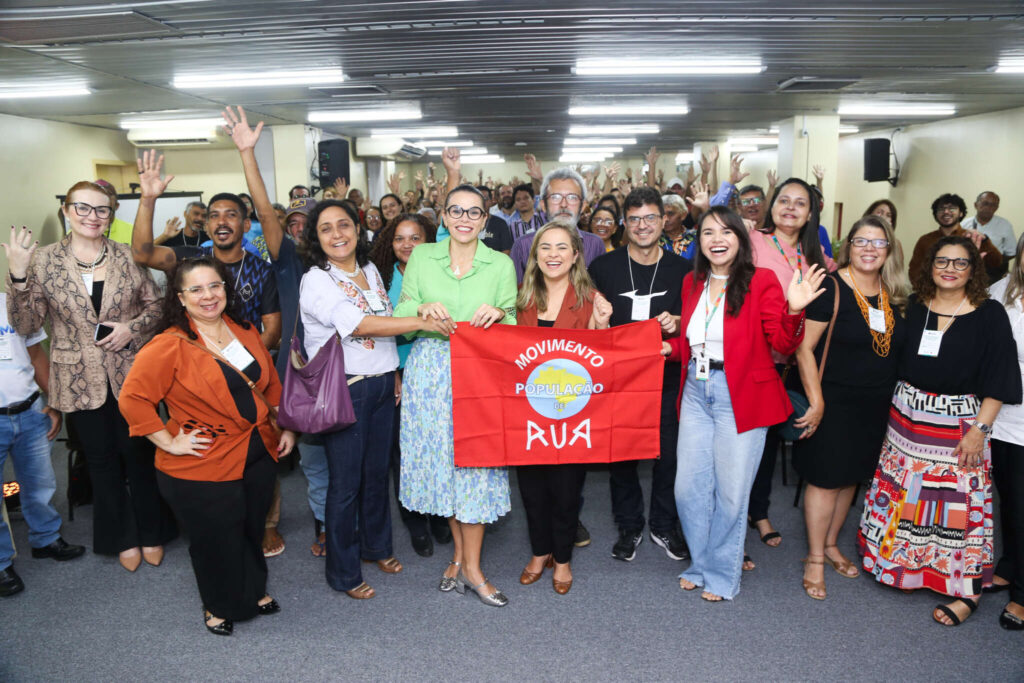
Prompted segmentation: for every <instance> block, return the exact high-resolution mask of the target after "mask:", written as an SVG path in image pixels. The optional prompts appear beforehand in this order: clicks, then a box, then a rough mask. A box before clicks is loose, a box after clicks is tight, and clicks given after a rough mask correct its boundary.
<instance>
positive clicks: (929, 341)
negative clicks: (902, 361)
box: [917, 330, 942, 358]
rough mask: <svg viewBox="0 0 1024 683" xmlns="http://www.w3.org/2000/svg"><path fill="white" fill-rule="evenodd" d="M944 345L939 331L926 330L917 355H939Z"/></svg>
mask: <svg viewBox="0 0 1024 683" xmlns="http://www.w3.org/2000/svg"><path fill="white" fill-rule="evenodd" d="M941 345H942V333H941V332H939V331H938V330H925V331H924V334H922V335H921V345H920V346H918V347H917V355H919V356H931V357H932V358H934V357H936V356H938V355H939V347H940V346H941Z"/></svg>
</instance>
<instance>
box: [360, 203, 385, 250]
mask: <svg viewBox="0 0 1024 683" xmlns="http://www.w3.org/2000/svg"><path fill="white" fill-rule="evenodd" d="M383 227H384V214H382V213H381V211H380V208H379V207H376V206H371V207H370V208H368V209H367V210H366V211H364V212H363V230H365V231H366V239H367V240H368V241H370V242H372V241H373V240H374V238H375V237H376V236H377V235H378V234H379V233H380V231H381V228H383Z"/></svg>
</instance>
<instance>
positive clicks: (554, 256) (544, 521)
mask: <svg viewBox="0 0 1024 683" xmlns="http://www.w3.org/2000/svg"><path fill="white" fill-rule="evenodd" d="M516 307H517V309H518V312H517V314H516V324H517V325H530V326H533V327H560V328H563V329H577V330H579V329H588V328H589V329H597V328H601V329H603V328H606V327H608V320H609V318H611V314H612V307H611V304H609V303H608V301H606V300H605V298H604V297H603V296H601V294H600V293H598V292H596V291H595V290H594V285H593V283H592V282H591V281H590V275H589V274H588V273H587V267H586V265H585V264H584V262H583V241H582V239H581V238H580V235H579V233H578V232H577V231H576V229H575V228H571V227H566V226H565V224H563V223H558V222H552V223H548V224H546V225H543V226H541V228H540V229H539V230H537V232H536V234H535V235H534V238H533V244H532V245H531V247H530V256H529V259H528V260H527V262H526V271H525V274H524V276H523V284H522V287H520V289H519V298H518V299H517V301H516ZM517 472H518V475H519V493H520V495H522V497H523V507H524V508H525V509H526V522H527V526H528V528H529V531H530V546H531V548H532V550H533V557H531V558H530V562H529V563H528V564H527V565H526V568H525V569H524V570H523V573H522V575H521V576H520V577H519V582H520V583H521V584H523V585H528V584H531V583H534V582H536V581H537V580H538V579H540V576H541V574H542V573H543V572H544V568H545V567H551V566H553V567H554V571H553V572H552V585H553V587H554V589H555V592H556V593H559V594H560V595H564V594H566V593H568V592H569V589H570V588H571V587H572V569H571V568H570V566H569V561H570V560H571V559H572V547H573V541H574V539H575V537H576V526H577V524H578V522H579V510H580V493H581V492H582V490H583V477H584V475H585V474H586V471H585V470H584V468H583V465H579V464H565V465H522V466H520V467H519V468H518V470H517Z"/></svg>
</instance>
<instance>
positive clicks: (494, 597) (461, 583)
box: [455, 571, 508, 607]
mask: <svg viewBox="0 0 1024 683" xmlns="http://www.w3.org/2000/svg"><path fill="white" fill-rule="evenodd" d="M486 585H487V578H486V577H485V578H484V580H483V581H481V582H480V583H478V584H477V585H475V586H474V585H472V584H469V583H466V577H465V576H463V574H462V572H461V571H460V572H459V574H458V576H456V577H455V590H456V591H457V592H458V593H459V595H465V594H466V589H467V588H468V589H469V590H471V591H473V592H474V593H476V597H478V598H480V602H482V603H484V604H485V605H490V606H491V607H504V606H505V605H507V604H508V598H506V597H505V594H504V593H502V592H501V591H499V590H495V591H494V592H493V593H491V594H490V595H484V594H483V593H481V592H480V591H481V590H483V587H484V586H486Z"/></svg>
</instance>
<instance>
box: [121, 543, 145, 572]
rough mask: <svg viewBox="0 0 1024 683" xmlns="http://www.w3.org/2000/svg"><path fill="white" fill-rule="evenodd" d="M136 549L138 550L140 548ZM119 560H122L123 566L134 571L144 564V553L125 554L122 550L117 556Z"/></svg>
mask: <svg viewBox="0 0 1024 683" xmlns="http://www.w3.org/2000/svg"><path fill="white" fill-rule="evenodd" d="M135 550H138V548H136V549H135ZM117 561H118V562H120V563H121V566H122V567H124V568H125V569H127V570H128V571H130V572H134V571H135V570H136V569H138V568H139V566H140V565H142V553H141V552H140V553H139V554H138V555H125V554H124V553H123V552H121V553H119V554H118V556H117Z"/></svg>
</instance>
